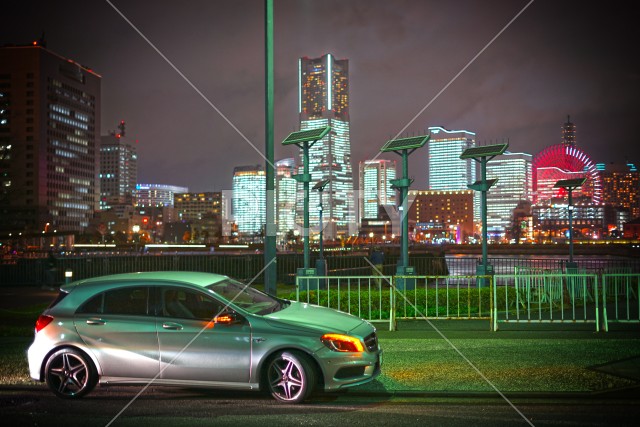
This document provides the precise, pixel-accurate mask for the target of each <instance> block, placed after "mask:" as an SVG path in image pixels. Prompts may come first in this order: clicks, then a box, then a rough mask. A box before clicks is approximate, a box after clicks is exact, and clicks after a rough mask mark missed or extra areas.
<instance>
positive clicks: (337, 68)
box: [297, 54, 356, 239]
mask: <svg viewBox="0 0 640 427" xmlns="http://www.w3.org/2000/svg"><path fill="white" fill-rule="evenodd" d="M298 88H299V99H298V112H299V116H300V130H307V129H315V128H319V127H323V126H331V132H329V133H328V134H327V135H326V136H325V137H324V138H322V139H321V140H320V141H318V142H316V143H315V144H314V145H313V146H312V147H311V148H310V150H309V172H310V174H311V184H312V185H313V184H314V183H316V182H318V181H320V180H323V179H329V180H330V182H329V184H328V185H327V186H326V187H325V189H324V191H323V196H322V197H323V222H326V224H327V225H326V228H325V231H324V233H325V234H324V236H325V238H327V239H333V238H335V237H336V236H337V234H338V233H342V234H353V233H355V231H356V230H355V226H356V224H355V209H356V205H355V198H354V191H353V171H352V166H351V142H350V134H349V61H348V60H347V59H342V60H338V59H335V57H334V56H333V55H331V54H326V55H324V56H322V57H320V58H307V57H305V58H300V60H299V63H298ZM300 156H301V157H300V162H299V164H300V166H299V168H300V170H299V172H301V170H302V166H301V165H302V153H301V154H300ZM318 200H319V199H318V192H316V191H312V192H311V194H310V203H309V206H317V205H318ZM302 206H303V191H302V184H299V185H298V197H297V218H298V219H297V222H298V223H299V224H302V222H303V221H302V217H303V207H302ZM309 219H310V225H311V226H314V227H317V226H318V220H319V216H318V211H317V210H316V209H311V210H310V212H309Z"/></svg>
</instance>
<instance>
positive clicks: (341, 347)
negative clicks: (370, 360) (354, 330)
mask: <svg viewBox="0 0 640 427" xmlns="http://www.w3.org/2000/svg"><path fill="white" fill-rule="evenodd" d="M320 341H322V343H323V344H324V345H325V346H327V348H328V349H329V350H333V351H341V352H350V353H354V352H362V351H364V344H362V341H360V340H359V339H358V338H355V337H351V336H349V335H342V334H324V335H323V336H322V337H321V338H320Z"/></svg>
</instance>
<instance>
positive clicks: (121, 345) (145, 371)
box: [74, 286, 160, 378]
mask: <svg viewBox="0 0 640 427" xmlns="http://www.w3.org/2000/svg"><path fill="white" fill-rule="evenodd" d="M149 307H150V288H149V287H148V286H125V287H121V288H117V289H112V290H108V291H106V292H102V293H100V294H98V295H96V296H94V297H92V298H91V299H89V300H88V301H87V302H85V303H84V304H82V305H81V306H80V307H79V308H78V310H77V311H76V314H75V319H74V320H75V325H76V329H77V331H78V333H79V335H80V336H81V337H82V339H83V340H84V342H85V343H86V345H87V347H88V348H89V350H90V351H91V352H92V353H93V354H94V356H95V357H96V359H97V360H98V362H99V363H100V367H101V368H102V375H103V376H105V377H121V378H154V377H155V376H156V375H157V374H158V372H159V364H160V362H159V352H158V337H157V333H156V317H155V315H154V313H153V310H150V309H149Z"/></svg>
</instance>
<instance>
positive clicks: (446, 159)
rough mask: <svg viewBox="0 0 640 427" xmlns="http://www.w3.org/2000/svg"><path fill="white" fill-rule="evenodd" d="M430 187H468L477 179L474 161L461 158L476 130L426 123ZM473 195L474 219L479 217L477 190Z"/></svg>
mask: <svg viewBox="0 0 640 427" xmlns="http://www.w3.org/2000/svg"><path fill="white" fill-rule="evenodd" d="M429 132H430V133H431V139H430V140H429V142H428V144H427V146H428V152H429V189H430V190H467V189H468V188H467V185H468V184H473V183H474V182H475V181H476V162H475V161H474V160H473V159H464V160H463V159H460V155H461V154H462V152H463V151H464V150H466V149H467V148H472V147H475V146H476V134H475V133H474V132H469V131H466V130H447V129H445V128H443V127H440V126H432V127H429ZM476 193H477V194H476V195H475V196H474V198H473V199H474V201H473V208H474V209H473V211H474V215H475V219H476V220H477V219H479V218H480V193H479V192H476Z"/></svg>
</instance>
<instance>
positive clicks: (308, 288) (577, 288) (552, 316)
mask: <svg viewBox="0 0 640 427" xmlns="http://www.w3.org/2000/svg"><path fill="white" fill-rule="evenodd" d="M479 280H481V282H480V283H486V284H487V285H488V286H483V287H478V284H479ZM391 289H393V291H391ZM638 295H640V274H631V273H629V274H603V275H597V274H593V273H587V272H585V271H579V272H576V273H569V274H567V273H562V272H558V271H551V270H541V271H534V270H532V269H527V270H526V273H525V272H524V270H520V271H519V273H518V274H511V275H495V276H402V277H400V276H393V277H392V276H358V277H349V276H344V277H335V276H321V277H298V278H297V279H296V291H295V292H293V293H292V295H291V296H289V298H291V299H296V300H297V301H303V302H307V303H310V304H316V305H321V306H324V307H330V308H334V309H337V310H341V311H344V312H347V313H350V314H353V315H355V316H358V317H361V318H363V319H365V320H368V321H371V322H384V323H388V325H389V330H395V329H396V323H397V321H398V320H404V319H429V320H431V319H433V320H438V319H488V320H490V325H491V326H490V327H491V329H492V330H494V331H497V330H498V325H499V324H500V323H521V324H532V323H556V324H571V325H573V324H589V323H592V324H594V325H595V329H596V331H600V328H601V323H602V325H603V326H604V330H605V331H608V330H609V329H608V323H609V322H626V323H631V322H634V323H640V314H639V313H640V301H638Z"/></svg>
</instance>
